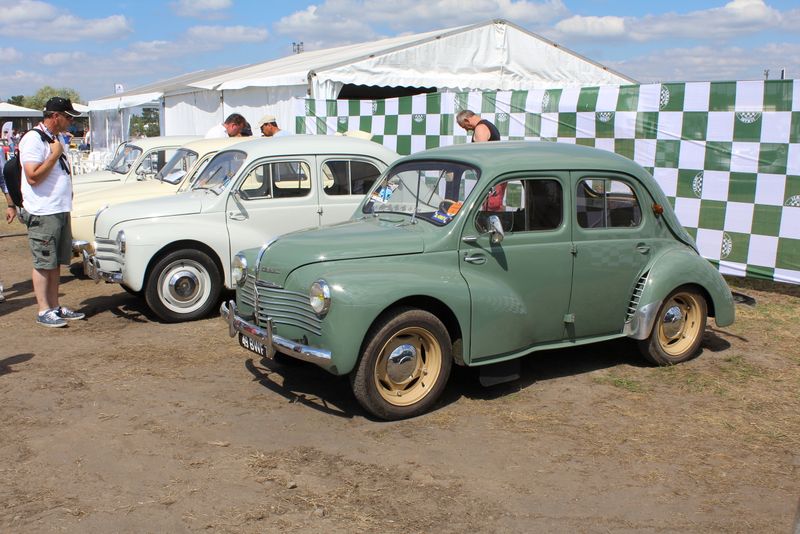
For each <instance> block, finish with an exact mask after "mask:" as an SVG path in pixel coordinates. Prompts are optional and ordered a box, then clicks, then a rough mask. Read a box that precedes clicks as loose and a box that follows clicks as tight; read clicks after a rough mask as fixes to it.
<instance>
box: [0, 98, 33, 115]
mask: <svg viewBox="0 0 800 534" xmlns="http://www.w3.org/2000/svg"><path fill="white" fill-rule="evenodd" d="M41 116H42V112H41V111H36V110H35V109H30V108H24V107H22V106H15V105H14V104H9V103H8V102H0V118H6V117H41Z"/></svg>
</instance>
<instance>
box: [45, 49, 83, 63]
mask: <svg viewBox="0 0 800 534" xmlns="http://www.w3.org/2000/svg"><path fill="white" fill-rule="evenodd" d="M87 58H88V56H87V55H86V54H85V53H84V52H52V53H50V54H45V55H43V56H42V59H41V62H42V64H43V65H53V66H60V65H66V64H71V63H76V62H81V61H85V60H86V59H87Z"/></svg>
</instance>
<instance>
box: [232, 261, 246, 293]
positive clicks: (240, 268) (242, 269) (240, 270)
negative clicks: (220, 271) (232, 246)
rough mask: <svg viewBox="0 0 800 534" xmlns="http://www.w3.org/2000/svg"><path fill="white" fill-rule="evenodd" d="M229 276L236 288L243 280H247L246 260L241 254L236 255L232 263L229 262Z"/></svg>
mask: <svg viewBox="0 0 800 534" xmlns="http://www.w3.org/2000/svg"><path fill="white" fill-rule="evenodd" d="M231 275H232V276H233V281H234V282H236V285H237V286H240V285H242V283H243V282H244V280H245V278H247V259H245V257H244V256H242V255H241V254H237V255H236V256H234V257H233V261H232V262H231Z"/></svg>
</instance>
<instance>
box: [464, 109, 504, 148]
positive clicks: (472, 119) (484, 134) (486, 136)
mask: <svg viewBox="0 0 800 534" xmlns="http://www.w3.org/2000/svg"><path fill="white" fill-rule="evenodd" d="M456 122H457V123H458V125H459V126H461V127H462V128H464V129H465V130H467V131H468V132H469V131H472V142H473V143H482V142H484V141H499V140H500V132H499V131H498V130H497V126H495V125H494V124H492V123H491V122H489V121H487V120H483V119H481V116H480V115H476V114H475V113H474V112H473V111H470V110H468V109H465V110H463V111H460V112H459V113H458V115H456Z"/></svg>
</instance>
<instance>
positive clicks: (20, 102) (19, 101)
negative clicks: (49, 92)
mask: <svg viewBox="0 0 800 534" xmlns="http://www.w3.org/2000/svg"><path fill="white" fill-rule="evenodd" d="M6 102H8V103H9V104H14V105H15V106H23V107H24V106H25V95H15V96H12V97H10V98H9V99H8V100H6Z"/></svg>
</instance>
